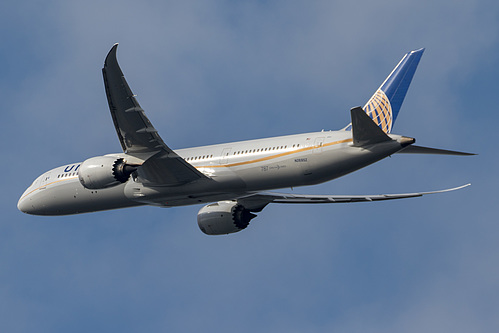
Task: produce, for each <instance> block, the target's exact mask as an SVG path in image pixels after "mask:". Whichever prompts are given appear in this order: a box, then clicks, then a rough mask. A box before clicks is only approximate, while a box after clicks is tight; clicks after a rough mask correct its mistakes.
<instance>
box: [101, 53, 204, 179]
mask: <svg viewBox="0 0 499 333" xmlns="http://www.w3.org/2000/svg"><path fill="white" fill-rule="evenodd" d="M117 48H118V44H115V45H114V46H113V47H112V49H111V51H109V54H108V55H107V57H106V60H105V62H104V68H103V69H102V74H103V76H104V85H105V87H106V95H107V101H108V103H109V109H110V111H111V116H112V118H113V122H114V127H115V128H116V132H117V133H118V138H119V140H120V143H121V147H122V148H123V151H124V152H125V153H126V154H127V155H131V156H133V157H135V158H137V159H139V160H141V161H143V163H141V166H140V168H139V169H138V171H137V172H138V173H139V177H140V178H141V181H143V182H144V183H146V184H148V185H158V186H161V185H166V186H168V185H179V184H185V183H188V182H192V181H195V180H198V179H208V177H206V176H205V175H204V174H202V173H201V172H199V171H198V170H197V169H196V168H194V167H193V166H192V165H190V164H189V163H187V162H185V161H184V159H183V158H181V157H180V156H178V155H177V154H176V153H175V152H174V151H173V150H172V149H170V148H169V147H168V146H167V145H166V144H165V143H164V142H163V140H162V139H161V137H160V136H159V134H158V132H157V131H156V129H155V128H154V127H153V126H152V124H151V122H150V121H149V119H147V117H146V115H145V113H144V110H143V109H142V108H141V107H140V105H139V102H137V100H136V99H135V95H134V94H133V93H132V90H131V89H130V87H129V86H128V83H127V82H126V80H125V76H124V75H123V72H122V71H121V68H120V66H119V64H118V60H117V59H116V49H117Z"/></svg>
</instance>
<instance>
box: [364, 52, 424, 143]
mask: <svg viewBox="0 0 499 333" xmlns="http://www.w3.org/2000/svg"><path fill="white" fill-rule="evenodd" d="M423 52H424V49H419V50H416V51H412V52H409V53H407V54H406V55H405V56H404V57H403V58H402V60H400V62H399V63H398V65H397V66H396V67H395V69H394V70H393V71H392V72H391V73H390V75H388V77H387V78H386V80H385V81H384V82H383V84H382V85H381V87H379V88H378V90H376V92H375V93H374V95H373V96H372V97H371V98H370V99H369V101H368V102H367V104H366V105H365V106H364V110H365V111H366V113H367V114H368V115H369V116H370V117H371V118H372V120H374V122H375V123H376V124H378V126H379V127H380V128H381V129H382V130H383V131H384V132H385V133H390V132H391V131H392V127H393V124H394V123H395V119H397V115H398V113H399V111H400V107H401V106H402V102H403V101H404V98H405V95H406V94H407V90H408V89H409V85H410V84H411V81H412V78H413V76H414V73H415V72H416V68H417V67H418V64H419V60H420V59H421V56H422V55H423Z"/></svg>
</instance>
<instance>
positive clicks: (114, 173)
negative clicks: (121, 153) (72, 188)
mask: <svg viewBox="0 0 499 333" xmlns="http://www.w3.org/2000/svg"><path fill="white" fill-rule="evenodd" d="M135 170H137V168H136V167H134V166H133V165H128V164H126V163H125V161H124V160H123V159H122V158H118V157H112V156H97V157H92V158H89V159H88V160H85V162H83V163H82V164H81V165H80V168H79V170H78V179H79V180H80V183H81V184H82V185H83V186H84V187H85V188H88V189H91V190H98V189H103V188H108V187H113V186H116V185H119V184H122V183H126V182H127V180H128V179H129V178H130V175H131V174H132V172H134V171H135Z"/></svg>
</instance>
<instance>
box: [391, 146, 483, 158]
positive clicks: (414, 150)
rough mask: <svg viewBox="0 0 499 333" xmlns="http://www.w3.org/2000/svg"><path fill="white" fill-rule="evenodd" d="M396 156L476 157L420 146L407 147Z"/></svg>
mask: <svg viewBox="0 0 499 333" xmlns="http://www.w3.org/2000/svg"><path fill="white" fill-rule="evenodd" d="M397 153H398V154H432V155H456V156H471V155H476V154H473V153H465V152H461V151H454V150H445V149H437V148H429V147H421V146H407V147H406V148H404V149H402V150H401V151H399V152H397Z"/></svg>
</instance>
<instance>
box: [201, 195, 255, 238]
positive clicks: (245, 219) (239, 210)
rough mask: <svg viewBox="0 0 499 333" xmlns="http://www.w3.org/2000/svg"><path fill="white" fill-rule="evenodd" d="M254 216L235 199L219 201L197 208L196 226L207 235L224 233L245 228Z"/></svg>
mask: <svg viewBox="0 0 499 333" xmlns="http://www.w3.org/2000/svg"><path fill="white" fill-rule="evenodd" d="M255 217H256V215H255V214H253V213H251V212H250V211H249V210H248V209H246V208H244V207H243V206H242V205H240V204H238V203H237V202H235V201H220V202H216V203H213V204H209V205H207V206H204V207H203V208H201V209H200V210H199V213H198V226H199V229H201V231H202V232H204V233H205V234H207V235H226V234H231V233H234V232H238V231H241V230H243V229H245V228H246V227H247V226H248V224H249V222H250V221H251V219H253V218H255Z"/></svg>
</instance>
